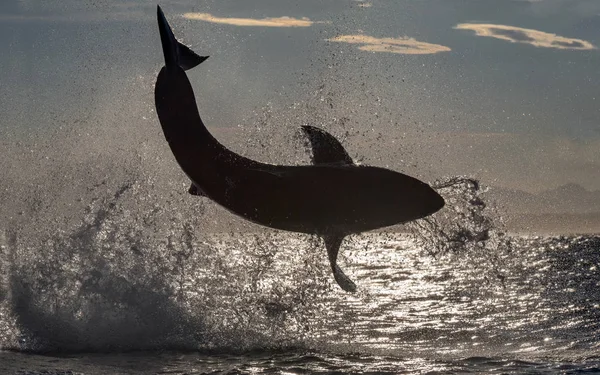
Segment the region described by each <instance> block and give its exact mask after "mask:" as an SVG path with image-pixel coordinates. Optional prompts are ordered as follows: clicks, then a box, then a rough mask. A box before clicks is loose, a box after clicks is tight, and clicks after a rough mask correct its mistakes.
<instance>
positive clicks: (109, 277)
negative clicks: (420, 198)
mask: <svg viewBox="0 0 600 375" xmlns="http://www.w3.org/2000/svg"><path fill="white" fill-rule="evenodd" d="M149 184H151V182H150V181H143V182H140V181H135V180H134V181H131V182H127V183H124V184H123V185H122V186H121V187H120V188H119V189H117V190H116V191H114V192H111V193H110V194H108V195H105V196H103V197H101V198H97V199H94V200H93V201H92V202H91V203H90V204H89V206H88V208H87V212H86V214H85V216H84V218H83V220H82V222H81V223H80V224H79V225H77V226H75V227H74V228H65V229H60V230H57V231H56V232H55V233H54V234H52V235H50V236H46V237H44V236H42V237H41V238H40V239H36V240H34V237H33V236H29V235H28V234H27V233H24V232H23V231H22V230H18V229H14V228H13V229H11V230H10V231H9V232H8V240H7V245H5V248H4V250H5V255H6V257H5V258H4V259H3V262H2V264H3V265H5V268H6V270H7V271H8V272H7V273H6V274H7V275H9V276H8V277H7V280H6V283H5V285H4V288H3V295H4V296H5V298H4V303H3V307H4V311H6V313H7V314H10V315H11V316H13V318H14V321H15V327H14V328H13V331H14V333H13V335H12V339H9V338H8V336H7V337H5V340H4V342H3V343H2V346H3V347H13V348H15V347H16V348H19V349H21V350H34V351H114V350H119V351H121V350H131V349H156V348H186V349H188V350H189V349H214V348H224V347H227V348H230V349H231V350H247V349H253V348H264V347H282V346H284V347H285V346H290V345H291V346H296V345H301V344H302V342H303V341H302V339H303V338H304V337H305V336H306V332H307V331H310V329H311V325H312V324H314V323H313V322H314V318H315V316H316V315H318V313H319V309H318V308H317V306H316V303H317V302H316V301H317V298H316V297H317V296H318V295H321V294H323V293H325V292H326V291H327V289H328V288H330V285H329V284H328V283H327V282H324V279H325V277H327V276H328V272H327V270H328V268H327V267H326V266H325V265H324V264H322V263H323V261H324V258H325V257H323V256H321V255H322V254H319V253H318V252H316V251H314V246H313V245H312V244H311V242H310V241H308V242H307V241H306V238H303V237H298V238H292V239H291V240H290V238H289V237H286V240H285V241H282V238H281V236H280V235H277V234H274V233H263V234H260V235H257V234H248V235H246V234H212V235H207V234H204V233H199V231H198V230H197V228H201V227H202V223H201V222H202V221H203V220H205V219H204V217H203V215H202V204H201V203H199V204H197V205H195V208H196V210H195V211H196V212H195V215H185V214H182V213H186V211H189V209H188V210H186V209H181V210H179V209H178V208H175V207H173V206H171V207H169V205H165V204H164V203H163V200H162V199H158V197H156V196H153V193H152V192H151V190H148V189H147V188H145V186H147V185H149ZM198 201H199V202H201V200H198ZM172 203H173V202H171V204H172ZM174 208H175V209H174ZM49 225H51V224H49ZM317 321H318V319H317ZM16 339H18V341H17V342H15V340H16Z"/></svg>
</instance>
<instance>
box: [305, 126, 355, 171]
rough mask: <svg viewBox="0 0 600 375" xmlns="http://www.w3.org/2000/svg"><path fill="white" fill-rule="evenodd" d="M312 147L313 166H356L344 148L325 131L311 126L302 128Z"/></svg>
mask: <svg viewBox="0 0 600 375" xmlns="http://www.w3.org/2000/svg"><path fill="white" fill-rule="evenodd" d="M302 131H304V134H306V136H307V137H308V140H309V141H310V145H311V147H312V152H313V157H312V162H313V164H354V162H353V161H352V158H351V157H350V155H348V153H347V152H346V150H345V149H344V146H342V144H341V143H340V142H339V141H338V140H337V139H335V137H334V136H333V135H331V134H329V133H327V132H326V131H325V130H323V129H319V128H316V127H314V126H310V125H304V126H302Z"/></svg>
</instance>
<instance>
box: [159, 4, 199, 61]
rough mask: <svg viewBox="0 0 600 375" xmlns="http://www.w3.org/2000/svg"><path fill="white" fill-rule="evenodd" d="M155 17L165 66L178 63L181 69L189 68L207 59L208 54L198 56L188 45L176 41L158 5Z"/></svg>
mask: <svg viewBox="0 0 600 375" xmlns="http://www.w3.org/2000/svg"><path fill="white" fill-rule="evenodd" d="M156 17H157V19H158V31H159V32H160V41H161V43H162V48H163V55H164V57H165V66H166V67H167V68H172V67H174V66H177V65H179V66H180V67H181V68H182V69H183V70H189V69H192V68H193V67H195V66H196V65H198V64H200V63H201V62H203V61H204V60H206V59H208V56H198V55H197V54H196V52H194V51H192V50H191V49H190V48H189V47H188V46H185V45H183V44H181V43H179V41H177V39H176V38H175V35H174V34H173V30H171V26H169V22H167V18H166V17H165V14H164V13H163V11H162V9H161V8H160V5H157V6H156Z"/></svg>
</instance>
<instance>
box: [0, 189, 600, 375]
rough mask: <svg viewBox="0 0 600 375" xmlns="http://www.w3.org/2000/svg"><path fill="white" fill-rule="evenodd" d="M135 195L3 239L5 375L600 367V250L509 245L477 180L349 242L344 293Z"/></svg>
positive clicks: (315, 259)
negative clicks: (442, 202) (413, 216)
mask: <svg viewBox="0 0 600 375" xmlns="http://www.w3.org/2000/svg"><path fill="white" fill-rule="evenodd" d="M143 186H144V185H143V184H141V183H139V182H132V183H129V184H125V185H123V186H121V187H120V188H119V189H117V190H116V191H113V192H111V193H110V194H105V196H104V197H103V198H98V199H96V200H95V201H94V202H92V203H90V204H89V205H87V207H86V213H85V214H84V216H83V220H81V221H80V222H79V223H78V224H74V225H72V226H70V227H68V229H67V228H64V229H61V230H59V231H56V230H55V229H54V228H41V229H40V230H39V231H38V232H39V233H41V234H40V235H38V236H36V235H33V234H30V235H28V236H24V237H22V236H23V233H24V231H25V232H26V231H28V230H30V229H31V228H40V224H39V223H30V224H29V225H30V227H28V224H26V223H21V224H20V227H19V228H17V229H13V230H6V231H5V234H4V236H3V237H2V240H3V245H2V263H1V266H2V277H3V279H2V294H1V296H2V300H1V301H2V302H1V304H0V312H1V315H0V326H1V327H2V330H1V331H0V332H2V334H1V336H0V343H1V345H2V352H1V353H0V358H1V360H0V370H1V372H2V373H6V374H206V373H210V374H262V373H269V374H272V373H286V374H296V373H298V374H300V373H323V374H326V373H364V374H375V373H377V374H379V373H382V374H384V373H389V374H396V373H431V374H434V373H438V374H443V373H479V372H491V373H503V374H505V373H540V374H541V373H544V374H545V373H592V372H594V371H600V356H599V355H598V353H599V350H600V340H599V338H600V288H599V286H600V270H599V266H600V251H599V249H600V237H598V236H592V235H587V236H560V237H556V236H555V237H550V236H544V237H542V236H525V235H518V234H510V233H504V232H502V231H501V230H500V227H501V226H500V224H499V222H498V221H494V220H493V217H492V216H490V214H489V212H488V209H487V208H486V204H484V203H485V202H484V201H483V200H482V198H481V197H482V195H481V194H480V193H481V187H480V185H479V184H478V183H477V181H475V180H472V179H465V178H452V179H448V180H446V181H442V182H438V183H437V186H438V189H439V191H440V192H441V193H442V194H443V195H444V196H445V198H446V199H447V201H449V202H451V203H452V204H453V206H450V209H449V210H446V211H444V210H442V211H440V214H439V215H438V214H436V215H434V216H433V217H431V218H429V219H426V220H420V221H417V222H415V223H413V224H411V225H409V226H407V227H404V230H403V231H402V232H399V231H390V232H383V233H366V234H362V235H357V236H352V237H350V238H349V240H347V242H345V243H344V244H343V246H342V249H341V256H342V265H343V267H344V268H345V270H346V271H347V273H348V274H349V276H350V277H351V278H353V279H354V281H355V282H356V283H357V285H358V286H359V291H358V293H356V294H348V293H345V292H343V291H341V289H339V287H338V286H337V285H336V284H335V282H334V281H333V277H332V275H331V274H330V269H329V267H328V264H327V259H326V253H325V250H324V248H323V244H322V242H321V240H320V239H318V238H316V237H310V236H304V235H295V234H290V233H284V232H276V231H256V232H245V233H244V232H235V231H232V232H230V233H216V232H213V233H203V232H202V231H198V230H196V229H195V227H194V222H197V221H198V220H202V217H203V215H206V212H204V213H201V214H199V215H198V216H197V217H194V216H190V217H187V216H182V215H179V216H178V215H177V213H176V212H173V211H172V210H171V209H169V208H168V207H166V206H164V205H160V204H158V203H155V202H153V201H152V200H149V199H148V192H144V191H143V189H144V188H143ZM202 204H203V205H205V206H211V204H210V203H207V202H204V203H202ZM205 209H207V210H209V208H208V207H205ZM443 212H446V213H445V214H443ZM167 217H169V218H170V219H169V220H166V218H167ZM449 218H454V220H448V219H449ZM43 229H52V230H50V231H44V230H43ZM44 232H47V233H49V234H47V233H44Z"/></svg>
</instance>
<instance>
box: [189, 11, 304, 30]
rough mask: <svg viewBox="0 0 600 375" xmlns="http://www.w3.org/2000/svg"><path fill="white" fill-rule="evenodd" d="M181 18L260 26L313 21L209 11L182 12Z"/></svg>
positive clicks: (293, 25) (298, 23)
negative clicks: (223, 14)
mask: <svg viewBox="0 0 600 375" xmlns="http://www.w3.org/2000/svg"><path fill="white" fill-rule="evenodd" d="M183 18H186V19H188V20H200V21H206V22H212V23H222V24H226V25H235V26H262V27H309V26H312V25H313V24H314V23H315V22H314V21H311V20H310V19H308V18H306V17H303V18H292V17H268V18H262V19H255V18H229V17H215V16H213V15H212V14H209V13H184V14H183Z"/></svg>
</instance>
